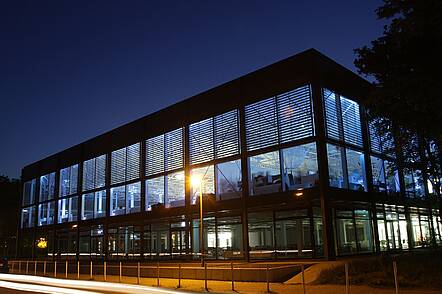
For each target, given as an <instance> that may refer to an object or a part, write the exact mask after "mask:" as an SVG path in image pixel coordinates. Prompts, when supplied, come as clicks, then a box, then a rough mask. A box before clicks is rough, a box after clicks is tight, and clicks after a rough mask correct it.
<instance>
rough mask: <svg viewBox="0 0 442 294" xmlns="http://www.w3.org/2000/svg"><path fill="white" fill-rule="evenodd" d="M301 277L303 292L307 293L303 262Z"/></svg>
mask: <svg viewBox="0 0 442 294" xmlns="http://www.w3.org/2000/svg"><path fill="white" fill-rule="evenodd" d="M301 278H302V293H304V294H305V275H304V264H301Z"/></svg>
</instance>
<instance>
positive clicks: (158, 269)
mask: <svg viewBox="0 0 442 294" xmlns="http://www.w3.org/2000/svg"><path fill="white" fill-rule="evenodd" d="M159 286H160V262H157V287H159Z"/></svg>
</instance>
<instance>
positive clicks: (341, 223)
mask: <svg viewBox="0 0 442 294" xmlns="http://www.w3.org/2000/svg"><path fill="white" fill-rule="evenodd" d="M335 215H336V237H337V243H338V252H339V255H346V254H353V253H367V252H373V249H374V247H373V234H372V230H373V228H372V224H371V218H370V213H369V211H368V210H354V211H353V210H336V211H335Z"/></svg>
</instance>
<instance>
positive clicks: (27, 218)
mask: <svg viewBox="0 0 442 294" xmlns="http://www.w3.org/2000/svg"><path fill="white" fill-rule="evenodd" d="M34 217H35V206H29V207H25V208H22V210H21V228H22V229H26V228H32V227H33V226H34Z"/></svg>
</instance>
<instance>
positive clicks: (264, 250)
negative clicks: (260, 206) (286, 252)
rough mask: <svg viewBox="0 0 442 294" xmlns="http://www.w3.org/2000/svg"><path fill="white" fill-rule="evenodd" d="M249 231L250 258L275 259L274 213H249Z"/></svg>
mask: <svg viewBox="0 0 442 294" xmlns="http://www.w3.org/2000/svg"><path fill="white" fill-rule="evenodd" d="M248 229H249V248H250V258H251V259H262V258H271V257H273V253H274V247H273V246H274V244H273V217H272V212H259V213H256V212H255V213H249V215H248Z"/></svg>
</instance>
